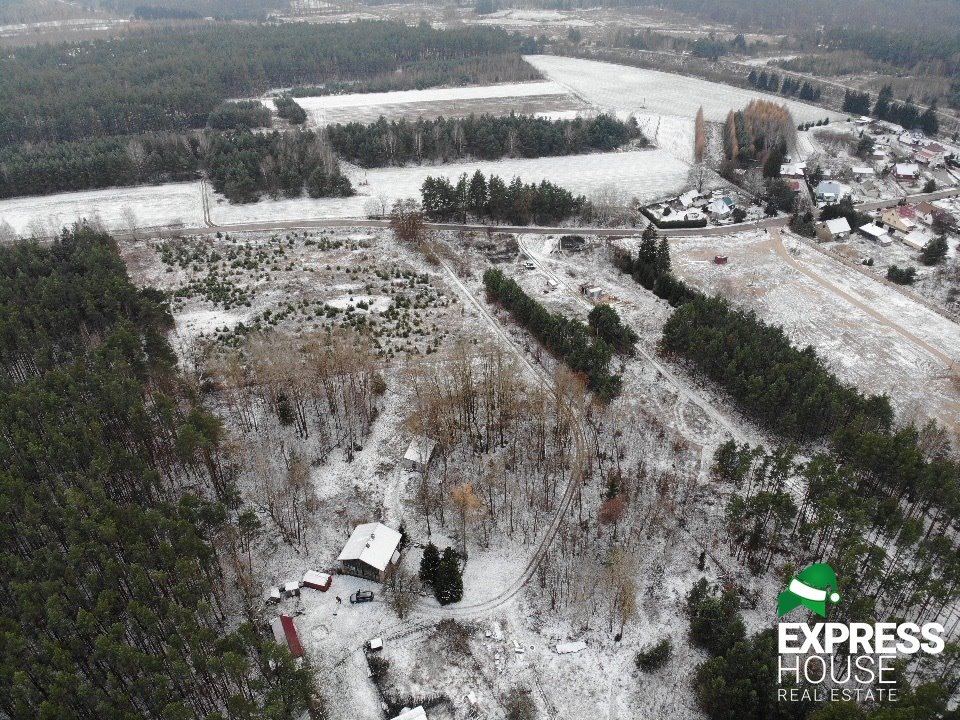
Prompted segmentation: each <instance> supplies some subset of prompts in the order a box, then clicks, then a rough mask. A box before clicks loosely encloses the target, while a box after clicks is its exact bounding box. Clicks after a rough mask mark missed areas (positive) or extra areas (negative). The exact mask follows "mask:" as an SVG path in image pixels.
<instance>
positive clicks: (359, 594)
mask: <svg viewBox="0 0 960 720" xmlns="http://www.w3.org/2000/svg"><path fill="white" fill-rule="evenodd" d="M364 602H373V591H371V590H357V591H356V592H355V593H354V594H353V595H351V596H350V604H351V605H356V604H357V603H364Z"/></svg>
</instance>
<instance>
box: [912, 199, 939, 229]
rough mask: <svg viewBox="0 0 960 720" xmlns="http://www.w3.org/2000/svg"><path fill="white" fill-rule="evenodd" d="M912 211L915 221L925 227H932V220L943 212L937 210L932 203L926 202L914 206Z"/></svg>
mask: <svg viewBox="0 0 960 720" xmlns="http://www.w3.org/2000/svg"><path fill="white" fill-rule="evenodd" d="M913 210H914V213H915V214H916V217H917V219H918V220H919V221H920V222H922V223H924V224H925V225H932V224H933V218H934V217H936V215H937V214H938V213H941V212H943V210H942V209H941V208H938V207H937V206H936V205H934V204H933V203H932V202H927V201H926V200H924V201H923V202H919V203H917V204H916V205H914V207H913Z"/></svg>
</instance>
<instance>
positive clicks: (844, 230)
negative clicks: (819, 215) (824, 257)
mask: <svg viewBox="0 0 960 720" xmlns="http://www.w3.org/2000/svg"><path fill="white" fill-rule="evenodd" d="M848 237H850V223H849V222H847V219H846V218H845V217H841V218H833V219H832V220H827V221H826V222H822V223H820V224H819V225H818V226H817V238H818V239H820V240H821V241H823V242H829V241H831V240H844V239H846V238H848Z"/></svg>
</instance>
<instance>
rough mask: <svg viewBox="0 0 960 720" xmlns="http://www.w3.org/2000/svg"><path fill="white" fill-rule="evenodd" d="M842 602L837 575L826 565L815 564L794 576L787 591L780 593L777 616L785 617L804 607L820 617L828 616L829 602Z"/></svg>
mask: <svg viewBox="0 0 960 720" xmlns="http://www.w3.org/2000/svg"><path fill="white" fill-rule="evenodd" d="M828 599H829V600H830V602H831V603H838V602H840V593H838V592H837V574H836V573H835V572H834V571H833V568H832V567H830V566H829V565H827V564H826V563H814V564H813V565H811V566H810V567H808V568H807V569H806V570H803V571H802V572H799V573H797V574H796V575H794V576H793V580H791V581H790V584H789V585H788V586H787V589H786V590H784V591H783V592H782V593H780V597H779V598H778V601H777V615H779V616H780V617H783V616H784V615H786V614H787V613H788V612H790V611H791V610H793V609H794V608H796V607H800V606H801V605H803V606H804V607H805V608H807V609H809V610H811V611H813V612H815V613H816V614H817V615H819V616H820V617H823V618H825V617H826V616H827V600H828Z"/></svg>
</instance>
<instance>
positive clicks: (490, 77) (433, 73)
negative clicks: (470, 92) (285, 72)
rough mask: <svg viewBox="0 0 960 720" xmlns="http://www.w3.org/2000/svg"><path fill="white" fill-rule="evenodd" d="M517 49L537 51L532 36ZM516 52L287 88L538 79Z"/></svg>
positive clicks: (314, 92)
mask: <svg viewBox="0 0 960 720" xmlns="http://www.w3.org/2000/svg"><path fill="white" fill-rule="evenodd" d="M518 49H519V53H523V54H524V55H531V54H536V53H538V52H539V51H540V50H539V47H538V46H537V43H536V41H535V40H533V39H532V38H526V39H524V40H522V41H521V42H520V45H519V48H518ZM519 53H515V52H507V53H504V54H501V55H480V56H477V57H464V58H455V59H452V60H422V61H419V62H411V63H407V64H405V65H404V66H403V68H402V69H400V70H398V71H397V70H390V71H386V72H382V73H377V74H375V75H373V76H372V77H364V78H357V79H352V80H339V81H337V80H335V81H331V82H325V83H324V84H323V85H319V86H317V85H301V86H298V87H294V88H291V90H290V94H291V95H292V96H293V97H314V96H318V95H341V94H343V93H361V92H364V93H367V92H391V91H393V90H423V89H424V88H429V87H437V86H438V85H443V86H457V85H490V84H495V83H502V82H521V81H523V80H539V79H541V77H542V76H541V75H540V73H539V72H537V70H536V69H535V68H534V67H533V66H532V65H530V63H528V62H527V61H526V60H524V59H523V58H522V57H521V56H520V54H519Z"/></svg>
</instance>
